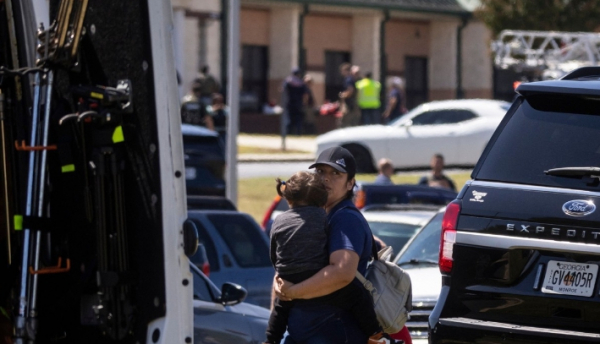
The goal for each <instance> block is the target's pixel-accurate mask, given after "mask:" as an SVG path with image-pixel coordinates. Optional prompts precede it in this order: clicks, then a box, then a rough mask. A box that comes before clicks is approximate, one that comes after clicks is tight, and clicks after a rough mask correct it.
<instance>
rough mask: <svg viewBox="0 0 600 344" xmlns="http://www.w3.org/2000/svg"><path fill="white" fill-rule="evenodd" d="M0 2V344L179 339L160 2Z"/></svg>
mask: <svg viewBox="0 0 600 344" xmlns="http://www.w3.org/2000/svg"><path fill="white" fill-rule="evenodd" d="M46 4H49V5H47V6H49V8H48V10H49V13H48V17H49V18H50V21H49V23H50V25H47V26H46V27H43V26H38V25H37V23H36V20H35V16H34V14H33V13H34V10H33V4H32V0H4V1H0V10H1V11H0V14H1V16H0V92H1V93H0V136H1V152H0V156H1V160H0V163H1V164H2V167H1V168H0V175H1V176H2V185H0V189H1V190H2V197H1V201H0V206H1V207H0V209H1V210H0V220H1V221H0V343H2V344H4V343H13V342H14V343H36V342H39V343H182V344H184V343H191V342H192V340H193V314H192V313H193V312H192V302H191V300H192V275H191V273H190V267H189V263H188V258H187V256H186V255H190V254H192V253H193V252H194V250H195V249H196V247H197V234H196V233H195V229H194V228H193V225H190V223H189V222H187V223H186V216H187V215H186V207H185V180H184V171H185V170H184V162H183V151H182V140H181V123H180V117H179V102H178V96H177V83H176V73H175V67H174V63H173V53H172V52H173V50H172V46H171V30H172V23H171V20H172V19H171V18H172V13H171V11H172V9H171V4H170V1H169V0H131V1H105V0H56V1H49V2H46Z"/></svg>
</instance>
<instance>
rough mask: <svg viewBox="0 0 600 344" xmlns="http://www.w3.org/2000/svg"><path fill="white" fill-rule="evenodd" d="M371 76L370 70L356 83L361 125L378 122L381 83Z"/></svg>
mask: <svg viewBox="0 0 600 344" xmlns="http://www.w3.org/2000/svg"><path fill="white" fill-rule="evenodd" d="M371 78H372V74H371V72H369V73H366V74H365V77H364V78H362V79H361V80H359V81H358V82H357V83H356V90H357V91H358V107H359V108H360V112H361V118H360V122H361V124H362V125H368V124H379V107H380V106H381V100H380V99H379V95H380V94H381V84H380V83H379V82H378V81H375V80H373V79H371Z"/></svg>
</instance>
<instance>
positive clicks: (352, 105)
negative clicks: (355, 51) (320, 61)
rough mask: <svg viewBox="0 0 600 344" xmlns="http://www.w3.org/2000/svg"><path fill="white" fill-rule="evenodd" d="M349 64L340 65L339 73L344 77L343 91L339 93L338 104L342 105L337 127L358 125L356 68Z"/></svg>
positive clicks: (357, 71) (358, 109)
mask: <svg viewBox="0 0 600 344" xmlns="http://www.w3.org/2000/svg"><path fill="white" fill-rule="evenodd" d="M354 67H355V68H353V66H352V65H351V64H350V63H342V65H341V66H340V73H341V74H342V76H343V77H344V90H343V91H342V92H340V93H339V97H340V103H341V104H342V118H341V120H340V124H339V126H341V127H353V126H357V125H359V124H360V108H359V107H358V103H357V102H356V79H355V76H356V75H358V73H359V69H358V66H354Z"/></svg>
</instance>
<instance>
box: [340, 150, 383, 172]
mask: <svg viewBox="0 0 600 344" xmlns="http://www.w3.org/2000/svg"><path fill="white" fill-rule="evenodd" d="M343 147H344V148H346V149H347V150H348V151H349V152H350V153H352V155H353V156H354V160H356V170H357V171H356V172H358V173H374V172H375V171H376V170H375V168H374V167H373V159H372V158H371V153H369V151H368V150H367V149H366V148H365V147H363V146H361V145H357V144H351V145H346V146H343Z"/></svg>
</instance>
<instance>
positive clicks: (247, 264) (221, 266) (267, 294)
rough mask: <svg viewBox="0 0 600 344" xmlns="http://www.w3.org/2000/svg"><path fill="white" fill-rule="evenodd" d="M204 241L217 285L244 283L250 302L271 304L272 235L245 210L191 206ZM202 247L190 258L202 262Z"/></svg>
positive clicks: (193, 218)
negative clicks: (268, 234)
mask: <svg viewBox="0 0 600 344" xmlns="http://www.w3.org/2000/svg"><path fill="white" fill-rule="evenodd" d="M188 218H189V219H190V220H191V221H192V222H194V224H196V227H197V229H198V237H199V241H200V243H201V244H202V245H203V246H204V249H205V251H206V256H207V257H208V262H209V265H210V278H211V280H213V282H215V283H216V284H217V285H220V284H223V283H225V282H233V283H237V284H240V285H241V286H242V287H244V288H246V290H248V297H247V299H246V301H247V302H248V303H252V304H256V305H259V306H262V307H266V308H269V307H270V306H271V289H272V284H273V276H274V275H275V269H273V266H272V265H271V260H270V256H269V239H268V238H267V236H266V235H265V233H264V232H263V230H262V229H261V228H260V226H259V225H258V224H257V223H256V221H254V219H253V218H252V217H251V216H250V215H248V214H245V213H241V212H238V211H233V210H189V211H188ZM200 251H201V250H199V251H198V252H197V253H196V254H195V255H194V256H192V257H191V258H190V260H191V261H192V263H194V264H201V263H202V256H201V253H200Z"/></svg>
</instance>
